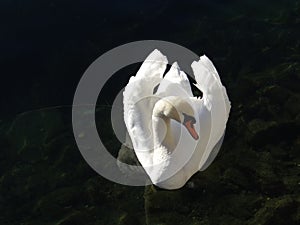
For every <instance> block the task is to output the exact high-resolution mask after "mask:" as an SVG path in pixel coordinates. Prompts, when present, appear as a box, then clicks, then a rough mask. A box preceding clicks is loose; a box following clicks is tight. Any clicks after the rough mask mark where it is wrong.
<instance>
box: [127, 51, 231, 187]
mask: <svg viewBox="0 0 300 225" xmlns="http://www.w3.org/2000/svg"><path fill="white" fill-rule="evenodd" d="M167 64H168V61H167V58H166V57H165V56H164V55H163V54H162V53H161V52H160V51H158V50H154V51H153V52H152V53H151V54H150V55H149V56H148V57H147V59H146V60H145V61H144V63H143V64H142V66H141V68H140V70H139V71H138V72H137V74H136V76H132V77H131V78H130V80H129V82H128V84H127V86H126V87H125V91H124V93H123V95H124V100H123V103H124V121H125V124H126V127H127V131H128V134H129V136H130V138H131V141H132V145H133V148H134V151H135V154H136V156H137V158H138V160H139V162H140V163H141V165H142V166H143V168H144V169H145V171H146V173H147V174H148V175H149V177H150V179H151V181H152V182H153V183H154V184H155V185H157V186H159V187H161V188H165V189H177V188H180V187H182V186H183V185H184V184H185V183H186V182H187V181H188V180H189V178H190V177H191V176H192V175H193V174H194V173H196V172H197V171H199V170H204V169H206V168H207V167H208V166H209V165H210V164H211V162H212V161H213V160H214V158H215V157H216V155H217V153H218V151H219V149H220V147H221V144H222V141H223V137H224V132H225V128H226V123H227V119H228V116H229V111H230V102H229V99H228V96H227V93H226V89H225V87H224V86H223V85H222V83H221V80H220V77H219V75H218V73H217V71H216V69H215V67H214V65H213V64H212V62H211V61H210V60H209V59H208V58H207V57H206V56H202V57H200V60H199V61H197V62H196V61H195V62H193V63H192V65H191V66H192V69H193V72H194V75H195V80H196V82H197V83H196V84H195V86H196V87H197V88H198V89H199V90H200V91H201V92H202V93H203V97H202V98H201V99H200V98H196V97H194V96H193V94H192V91H191V87H190V83H189V80H188V79H187V76H186V74H185V73H184V72H183V71H181V70H180V68H179V66H178V64H177V63H176V62H175V63H173V65H172V66H171V68H170V70H169V71H168V72H167V74H166V75H165V76H164V77H163V74H164V72H165V70H166V66H167ZM157 85H159V86H158V88H157V91H156V92H155V88H156V87H157Z"/></svg>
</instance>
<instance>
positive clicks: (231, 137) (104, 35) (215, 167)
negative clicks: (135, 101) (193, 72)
mask: <svg viewBox="0 0 300 225" xmlns="http://www.w3.org/2000/svg"><path fill="white" fill-rule="evenodd" d="M0 18H1V24H2V26H1V27H2V29H1V35H0V47H1V51H0V52H1V54H0V64H1V68H2V70H1V74H2V76H1V77H2V82H1V84H2V85H1V95H0V101H1V106H2V107H1V111H0V116H1V117H0V134H1V135H0V147H1V150H2V151H1V154H0V211H1V213H0V224H10V225H11V224H24V225H25V224H28V225H29V224H30V225H32V224H60V225H67V224H72V225H74V224H75V225H76V224H91V225H94V224H105V225H109V224H112V225H113V224H119V225H133V224H134V225H139V224H147V225H152V224H153V225H158V224H160V225H169V224H172V225H173V224H184V225H186V224H188V225H189V224H191V225H210V224H211V225H215V224H216V225H220V224H224V225H235V224H236V225H239V224H249V225H252V224H253V225H254V224H255V225H256V224H263V225H270V224H272V225H276V224H289V225H293V224H295V225H296V224H299V223H300V152H299V150H300V136H299V128H300V124H299V120H300V114H299V112H300V93H299V90H300V82H299V79H300V63H299V62H300V29H299V27H300V2H299V1H292V0H289V1H279V0H276V1H271V0H269V1H267V0H262V1H250V0H246V1H237V0H223V1H221V0H212V1H209V0H203V1H200V0H199V1H196V0H190V1H186V2H184V1H178V0H175V1H170V0H163V1H158V0H153V1H151V2H146V1H137V0H129V1H120V0H117V1H107V2H105V1H96V0H91V1H82V0H78V1H67V0H60V1H58V0H52V1H50V0H45V1H38V0H28V1H20V0H14V1H8V0H5V1H2V2H1V3H0ZM138 40H164V41H169V42H174V43H177V44H179V45H182V46H184V47H186V48H188V49H190V50H192V51H193V52H195V53H196V54H198V55H203V54H205V55H207V56H208V57H209V58H210V59H211V60H212V61H213V62H214V65H215V66H216V68H217V70H218V72H219V74H220V77H221V79H222V82H223V84H224V86H225V87H226V89H227V93H228V96H229V98H230V100H231V104H232V109H231V113H230V117H229V121H228V124H227V130H226V135H225V139H224V143H223V146H222V148H221V150H220V153H219V155H218V156H217V158H216V160H215V161H214V162H213V163H212V165H211V166H210V167H209V168H208V169H207V170H205V171H203V172H199V173H197V174H195V175H194V176H193V177H192V178H191V180H190V182H189V183H188V184H187V185H186V186H184V187H183V188H182V189H180V190H176V191H166V190H161V189H158V188H156V187H155V186H147V187H130V186H124V185H120V184H116V183H113V182H111V181H108V180H106V179H105V178H103V177H101V176H100V175H98V174H97V173H96V172H95V171H94V170H93V169H92V168H90V167H89V165H88V164H87V163H86V162H85V160H84V159H83V157H82V156H81V154H80V152H79V150H78V147H77V146H76V142H75V139H74V136H73V130H72V114H71V110H72V101H73V96H74V93H75V90H76V87H77V84H78V82H79V80H80V78H81V76H82V75H83V73H84V71H85V70H86V69H87V68H88V67H89V65H90V64H91V63H93V62H94V61H95V60H96V59H97V58H98V57H99V56H101V55H102V54H103V53H105V52H106V51H109V50H110V49H112V48H114V47H117V46H119V45H122V44H126V43H128V42H132V41H138ZM112 63H113V62H112ZM139 65H140V64H134V65H131V66H128V67H126V68H123V69H122V70H120V71H118V72H117V73H116V74H115V75H114V76H113V77H112V78H111V79H110V80H109V81H108V82H107V84H106V85H105V87H104V88H103V90H102V91H101V93H100V95H99V98H98V102H97V104H98V106H97V110H96V121H97V129H98V132H99V135H100V138H101V140H102V141H103V142H104V144H105V146H106V148H107V149H109V151H110V152H111V154H112V155H113V156H115V157H116V156H117V155H118V151H119V149H120V147H121V144H122V143H121V142H120V141H119V140H118V139H117V138H116V136H115V135H114V132H113V130H112V127H111V124H110V112H111V111H110V110H111V104H112V102H113V101H114V99H115V97H116V95H117V94H118V93H119V91H120V90H121V89H122V88H123V87H124V86H125V85H126V83H127V82H128V79H129V77H130V76H132V75H134V74H135V73H136V71H137V69H138V67H139ZM100 75H101V74H100ZM80 110H81V109H80V107H79V108H78V111H80ZM120 114H122V110H121V109H120Z"/></svg>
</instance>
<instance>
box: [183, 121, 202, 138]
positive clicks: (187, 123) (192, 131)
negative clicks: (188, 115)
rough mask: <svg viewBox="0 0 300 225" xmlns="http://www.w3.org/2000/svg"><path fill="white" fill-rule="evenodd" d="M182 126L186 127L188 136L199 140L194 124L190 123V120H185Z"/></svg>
mask: <svg viewBox="0 0 300 225" xmlns="http://www.w3.org/2000/svg"><path fill="white" fill-rule="evenodd" d="M183 125H184V126H185V127H186V129H187V130H188V131H189V133H190V135H191V136H192V137H193V138H194V139H195V140H198V139H199V135H198V134H197V132H196V130H195V127H194V124H193V122H192V120H187V121H185V122H184V123H183Z"/></svg>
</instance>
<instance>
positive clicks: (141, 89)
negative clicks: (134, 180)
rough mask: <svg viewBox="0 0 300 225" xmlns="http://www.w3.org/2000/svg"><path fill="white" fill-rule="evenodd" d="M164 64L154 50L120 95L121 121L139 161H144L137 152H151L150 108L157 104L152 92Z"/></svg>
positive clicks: (160, 78) (163, 68) (160, 56)
mask: <svg viewBox="0 0 300 225" xmlns="http://www.w3.org/2000/svg"><path fill="white" fill-rule="evenodd" d="M167 64H168V61H167V58H166V57H165V56H164V55H163V54H162V53H161V52H160V51H158V50H154V51H153V52H152V53H151V54H150V55H149V56H148V57H147V58H146V60H145V61H144V63H143V64H142V66H141V68H140V69H139V71H138V72H137V74H136V76H132V77H131V78H130V80H129V82H128V84H127V85H126V87H125V90H124V92H123V97H124V98H123V104H124V121H125V125H126V127H127V131H128V133H129V135H130V138H131V140H132V145H133V147H134V149H135V152H136V153H137V157H138V159H139V160H140V162H141V161H147V159H145V160H144V159H142V160H141V158H142V157H144V156H143V154H142V153H141V154H138V153H139V152H147V151H150V149H152V148H151V146H152V145H153V143H152V141H151V140H152V127H151V123H150V121H152V110H151V107H153V106H154V104H155V102H156V101H157V98H154V97H153V89H154V88H155V86H156V85H158V84H159V82H160V81H161V80H162V77H163V74H164V71H165V69H166V66H167ZM137 139H138V140H137ZM146 156H147V155H146V154H145V157H146ZM148 156H149V155H148ZM149 163H150V162H149ZM143 166H144V165H143Z"/></svg>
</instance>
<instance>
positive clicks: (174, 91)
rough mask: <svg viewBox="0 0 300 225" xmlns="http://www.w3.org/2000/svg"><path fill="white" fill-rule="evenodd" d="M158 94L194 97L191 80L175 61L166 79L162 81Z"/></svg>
mask: <svg viewBox="0 0 300 225" xmlns="http://www.w3.org/2000/svg"><path fill="white" fill-rule="evenodd" d="M157 94H158V95H160V96H182V97H192V96H193V93H192V90H191V85H190V82H189V80H188V78H187V76H186V74H185V73H184V72H183V71H181V70H180V68H179V65H178V63H177V62H174V63H173V65H172V66H171V68H170V70H169V71H168V73H167V74H166V75H165V77H164V79H163V80H162V81H161V83H160V85H159V87H158V90H157Z"/></svg>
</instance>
